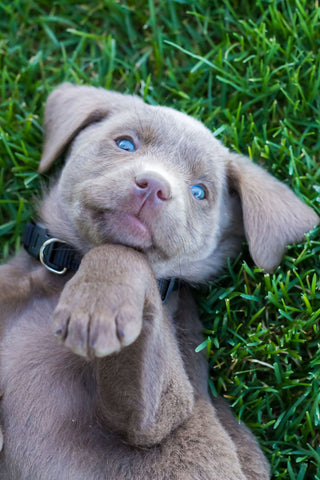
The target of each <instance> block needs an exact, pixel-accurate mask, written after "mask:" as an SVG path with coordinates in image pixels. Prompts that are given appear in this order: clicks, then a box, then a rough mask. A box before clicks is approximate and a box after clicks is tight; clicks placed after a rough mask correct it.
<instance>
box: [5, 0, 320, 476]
mask: <svg viewBox="0 0 320 480" xmlns="http://www.w3.org/2000/svg"><path fill="white" fill-rule="evenodd" d="M319 50H320V7H319V2H318V0H317V1H312V0H276V1H272V0H257V1H256V2H250V1H249V0H243V1H241V0H236V1H234V2H230V1H229V0H220V1H218V0H212V1H211V0H197V1H189V0H168V1H164V0H149V1H142V0H137V1H132V0H127V1H126V0H118V1H115V0H101V1H98V0H93V1H91V2H80V3H76V2H74V1H73V0H70V1H65V0H55V1H53V2H51V1H48V0H38V1H35V0H4V1H1V2H0V58H1V60H0V61H1V64H0V66H1V68H0V75H1V81H0V97H1V109H0V254H1V260H2V261H3V260H5V259H6V258H7V257H8V256H9V255H11V254H12V253H14V251H15V250H18V249H19V245H20V241H21V234H22V232H23V228H24V225H25V223H26V221H27V220H28V218H29V217H30V216H31V214H32V198H33V196H34V195H35V194H36V193H37V192H38V191H39V184H40V181H42V179H41V178H40V176H39V175H38V173H37V165H38V162H39V158H40V153H41V144H42V128H41V123H42V114H43V105H44V102H45V100H46V97H47V95H48V93H49V92H50V91H51V90H52V89H53V88H54V87H55V86H56V85H57V84H58V83H60V82H61V81H64V80H68V81H71V82H75V83H81V84H82V83H90V84H92V85H95V86H103V87H106V88H111V89H114V90H118V91H120V92H127V93H136V94H138V95H140V96H142V97H143V98H144V99H145V100H146V101H147V102H149V103H151V104H158V103H159V104H165V105H168V106H173V107H175V108H177V109H179V110H182V111H184V112H186V113H188V114H190V115H193V116H195V117H197V118H199V119H201V120H202V121H203V122H204V123H205V124H206V125H207V126H208V127H209V128H210V129H212V131H214V132H215V135H216V136H217V137H218V138H219V139H221V140H222V141H223V142H224V143H225V144H226V145H227V146H228V147H230V148H231V149H233V150H235V151H237V152H242V153H244V154H246V155H249V156H250V157H251V158H252V159H253V160H254V161H255V162H258V163H260V164H262V165H264V166H265V168H266V169H267V170H269V172H271V173H272V174H273V175H275V176H276V177H278V178H279V179H282V180H284V181H285V182H286V183H287V184H288V185H290V186H291V187H292V188H293V189H294V190H295V192H296V193H297V195H298V196H299V197H300V198H302V199H303V200H304V201H306V202H307V203H309V204H310V205H312V206H313V207H314V208H315V209H316V210H317V211H318V213H319V208H320V162H319V160H320V158H319V157H320V155H319V153H320V115H319V113H320V53H319ZM66 114H68V112H66ZM319 233H320V229H317V230H315V231H314V232H311V233H310V235H309V236H308V238H307V240H306V242H305V243H303V244H300V245H295V246H292V247H290V248H289V250H288V252H287V255H286V257H285V258H284V260H283V262H282V265H281V266H280V267H279V269H277V271H276V272H275V273H274V274H273V275H265V274H264V273H263V272H261V271H260V270H258V269H257V268H256V267H255V266H254V265H253V264H252V261H251V260H250V258H249V256H248V253H247V252H246V250H245V251H244V253H243V255H242V256H241V257H239V258H238V259H237V261H235V262H233V263H230V264H229V265H228V268H227V269H226V271H225V273H224V274H223V275H221V276H220V277H219V278H217V279H216V281H215V282H213V283H212V284H210V285H209V286H208V288H206V289H205V291H203V292H199V293H198V300H199V305H200V310H201V313H202V317H203V321H204V327H205V330H204V334H205V336H204V343H203V344H202V345H201V346H200V347H199V348H200V349H201V348H205V349H206V351H207V355H208V361H209V362H210V365H211V378H210V381H209V384H210V388H211V389H212V390H213V391H214V392H218V393H220V394H222V395H224V396H225V397H226V398H228V399H229V401H230V403H231V404H232V405H233V407H234V408H233V409H234V412H235V414H236V415H238V416H239V418H242V419H243V420H245V421H246V422H247V423H248V425H249V426H250V427H251V428H252V430H253V431H254V433H255V435H256V436H257V437H258V438H259V440H260V442H261V445H262V448H263V449H264V451H265V452H266V454H267V456H268V458H269V459H270V461H271V463H272V472H273V478H274V479H286V480H293V479H295V480H319V479H320V447H319V444H320V409H319V402H320V333H319V318H320V259H319V256H320V236H319ZM181 480H182V479H181Z"/></svg>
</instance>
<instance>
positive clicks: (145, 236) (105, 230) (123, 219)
mask: <svg viewBox="0 0 320 480" xmlns="http://www.w3.org/2000/svg"><path fill="white" fill-rule="evenodd" d="M94 224H95V225H96V228H97V230H98V232H99V236H100V238H101V240H102V242H103V243H104V242H114V243H120V244H122V245H126V246H128V247H133V248H137V249H139V250H142V251H145V250H148V249H150V248H151V247H152V235H151V232H150V229H149V228H148V227H147V225H145V223H143V222H142V221H141V220H140V219H139V218H138V217H137V216H136V215H132V214H130V213H127V212H122V211H111V210H106V211H104V212H95V214H94Z"/></svg>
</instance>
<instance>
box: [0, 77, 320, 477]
mask: <svg viewBox="0 0 320 480" xmlns="http://www.w3.org/2000/svg"><path fill="white" fill-rule="evenodd" d="M66 149H68V152H67V154H66V161H65V166H64V167H63V169H62V172H61V174H60V176H59V178H58V180H57V181H56V182H55V183H54V185H53V186H52V187H51V188H50V190H49V192H48V193H47V194H46V195H45V197H44V200H43V201H42V202H41V205H40V207H39V221H40V222H41V224H40V225H39V224H37V225H31V227H30V229H31V230H29V231H28V232H27V234H26V235H25V239H24V243H25V246H26V249H27V251H24V252H22V253H21V254H20V255H19V256H17V257H16V258H14V259H13V260H12V261H11V262H9V263H8V264H7V265H4V266H2V267H1V270H0V272H1V276H0V301H1V313H0V318H1V322H0V325H1V327H0V328H1V351H0V352H1V367H0V388H1V390H0V392H1V393H2V394H3V398H2V400H1V424H2V426H3V438H4V445H3V449H2V452H1V454H0V476H1V478H3V479H6V480H57V479H61V480H64V479H65V480H88V479H90V480H106V479H108V480H112V479H125V480H128V479H132V480H133V479H134V480H147V479H148V480H150V479H152V480H218V479H219V480H258V479H259V480H263V479H268V478H269V466H268V463H267V462H266V460H265V458H264V455H263V454H262V452H261V451H260V449H259V447H258V445H257V443H256V441H255V440H254V438H253V436H252V435H251V433H250V432H249V430H248V429H247V428H246V427H245V426H243V425H240V424H238V422H237V421H236V420H235V419H234V418H233V416H232V414H231V413H230V410H229V409H228V407H226V405H225V404H224V403H223V401H222V400H221V399H218V400H215V401H212V399H211V398H210V397H209V394H208V391H207V364H206V359H205V358H204V357H203V356H201V354H196V353H195V347H196V346H197V345H198V344H199V343H200V342H201V325H200V323H199V320H198V317H197V313H196V309H195V306H194V302H193V300H192V298H191V294H190V291H189V289H188V287H187V284H188V283H198V282H204V281H206V280H207V279H208V278H210V277H212V276H213V275H215V274H217V273H218V272H219V271H220V269H221V268H222V267H223V265H224V264H225V262H226V259H227V258H228V257H232V256H235V255H236V254H237V253H238V251H239V249H240V247H241V242H242V241H243V239H244V238H246V239H247V241H248V244H249V248H250V253H251V255H252V258H253V260H254V261H255V262H256V264H257V265H258V266H259V267H261V268H263V269H264V270H265V271H268V272H271V271H272V270H273V269H274V268H275V267H276V266H277V265H278V264H279V262H280V260H281V257H282V255H283V252H284V250H285V247H286V245H287V244H289V243H290V242H295V241H300V240H302V239H303V237H304V234H305V233H306V232H308V230H310V229H311V228H312V227H313V226H314V225H315V224H317V222H318V217H317V215H316V214H315V213H314V212H313V211H312V210H311V209H310V208H309V207H307V206H306V205H304V204H303V203H302V202H301V201H300V200H299V199H298V198H297V197H296V196H295V195H294V194H293V193H292V192H291V191H290V190H289V189H288V188H287V187H286V186H285V185H284V184H282V183H280V182H279V181H278V180H276V179H274V178H273V177H272V176H270V175H269V174H268V173H266V172H265V171H264V170H262V169H261V168H260V167H258V166H256V165H254V164H253V163H251V162H250V161H249V160H248V159H247V158H244V157H242V156H239V155H236V154H233V153H230V152H229V151H228V150H227V149H226V148H225V147H224V146H222V145H221V144H220V142H219V141H218V140H216V139H215V138H214V136H213V135H212V134H211V133H210V131H209V130H207V129H206V128H205V127H204V126H203V125H202V124H201V123H199V122H198V121H196V120H194V119H193V118H190V117H188V116H186V115H185V114H182V113H179V112H177V111H175V110H173V109H170V108H166V107H155V106H149V105H146V104H145V103H144V102H143V101H142V100H140V99H139V98H137V97H134V96H129V95H121V94H119V93H115V92H110V91H105V90H103V89H96V88H93V87H85V86H73V85H71V84H63V85H61V86H60V87H59V88H57V89H56V90H55V91H54V92H53V93H52V94H51V95H50V97H49V99H48V102H47V106H46V111H45V145H44V151H43V156H42V159H41V163H40V167H39V170H40V172H46V171H47V170H48V169H49V167H50V166H51V164H52V163H53V162H54V161H55V160H56V159H57V158H58V157H59V156H60V155H61V154H62V153H64V152H65V151H66ZM30 232H31V233H30ZM35 232H36V233H35ZM39 239H40V240H39ZM58 252H59V255H60V254H61V252H62V254H61V255H60V257H61V256H62V257H63V259H62V260H61V258H59V262H60V263H59V262H58V260H56V259H55V258H54V257H55V256H56V255H58ZM66 257H67V260H66ZM53 258H54V259H53ZM39 259H40V260H41V262H40V261H39ZM56 263H59V264H58V266H57V265H56ZM61 273H63V275H61ZM174 278H175V279H180V284H179V285H178V287H177V282H174V281H173V280H172V279H174ZM160 280H161V281H163V280H166V281H167V288H166V290H165V292H164V293H163V292H162V293H161V294H160V292H159V281H160ZM169 281H170V282H169ZM181 281H183V283H182V282H181ZM173 284H174V285H175V286H176V288H172V286H173ZM168 285H169V289H168ZM170 289H171V290H172V291H171V293H170V291H169V290H170ZM161 295H162V296H163V298H161Z"/></svg>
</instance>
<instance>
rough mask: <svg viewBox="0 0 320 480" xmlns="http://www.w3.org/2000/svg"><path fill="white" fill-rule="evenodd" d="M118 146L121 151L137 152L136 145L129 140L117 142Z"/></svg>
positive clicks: (121, 139) (122, 139) (124, 139)
mask: <svg viewBox="0 0 320 480" xmlns="http://www.w3.org/2000/svg"><path fill="white" fill-rule="evenodd" d="M116 144H117V145H118V147H119V148H121V150H126V152H135V151H136V147H135V144H134V143H133V141H132V140H130V139H129V138H119V140H117V141H116Z"/></svg>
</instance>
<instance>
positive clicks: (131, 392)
mask: <svg viewBox="0 0 320 480" xmlns="http://www.w3.org/2000/svg"><path fill="white" fill-rule="evenodd" d="M54 328H55V331H56V332H57V335H58V336H59V337H60V340H61V341H62V342H63V343H64V345H65V346H66V347H68V348H69V349H71V350H72V351H73V352H75V353H77V354H80V355H82V356H85V357H87V358H88V359H90V360H91V361H92V363H93V365H94V367H95V372H96V380H97V386H98V389H97V401H96V409H97V414H98V415H99V417H100V422H102V423H103V424H105V426H106V427H107V428H108V429H109V430H111V431H115V432H119V433H121V434H123V435H124V436H125V438H126V439H127V441H128V442H129V443H131V444H133V445H140V446H150V445H154V444H156V443H158V442H160V441H161V440H162V439H163V438H164V437H166V436H168V435H169V434H170V432H171V431H172V430H174V429H175V428H176V427H177V426H178V425H180V424H181V423H183V422H184V421H185V420H186V419H187V418H189V416H190V415H191V412H192V408H193V403H194V394H193V388H192V386H191V384H190V381H189V379H188V376H187V374H186V372H185V369H184V365H183V361H182V359H181V355H180V351H179V348H178V345H177V341H176V339H175V335H174V331H173V327H172V325H171V324H170V322H169V321H168V319H167V317H166V315H165V312H164V309H163V307H162V303H161V299H160V295H159V293H158V287H157V283H156V281H155V279H154V276H153V272H152V271H151V269H150V267H149V265H148V262H147V261H146V260H145V258H144V256H143V255H141V254H139V253H137V252H135V251H134V250H132V249H129V248H126V247H123V246H111V245H107V246H103V247H98V248H95V249H93V250H91V251H90V252H89V253H88V254H87V255H86V256H85V257H84V259H83V261H82V263H81V266H80V269H79V271H78V272H77V273H76V275H75V276H74V277H73V279H72V280H71V281H69V282H68V283H67V284H66V286H65V288H64V291H63V293H62V295H61V298H60V302H59V305H58V307H57V309H56V311H55V320H54ZM124 347H125V348H124Z"/></svg>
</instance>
